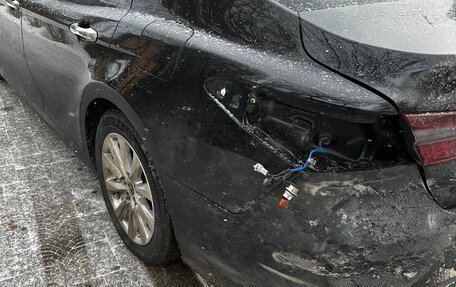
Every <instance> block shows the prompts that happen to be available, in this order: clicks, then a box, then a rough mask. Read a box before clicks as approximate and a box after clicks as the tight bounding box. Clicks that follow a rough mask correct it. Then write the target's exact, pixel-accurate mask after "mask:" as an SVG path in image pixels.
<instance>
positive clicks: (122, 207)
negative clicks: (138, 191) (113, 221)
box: [114, 199, 130, 221]
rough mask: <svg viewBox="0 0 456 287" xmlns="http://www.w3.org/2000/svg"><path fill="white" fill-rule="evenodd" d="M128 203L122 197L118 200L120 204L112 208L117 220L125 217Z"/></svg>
mask: <svg viewBox="0 0 456 287" xmlns="http://www.w3.org/2000/svg"><path fill="white" fill-rule="evenodd" d="M129 205H130V203H129V202H128V201H127V200H126V199H123V200H122V202H120V204H119V205H118V206H117V207H116V208H115V209H114V213H115V214H116V216H117V218H118V219H119V221H123V220H124V219H126V214H127V211H128V207H129Z"/></svg>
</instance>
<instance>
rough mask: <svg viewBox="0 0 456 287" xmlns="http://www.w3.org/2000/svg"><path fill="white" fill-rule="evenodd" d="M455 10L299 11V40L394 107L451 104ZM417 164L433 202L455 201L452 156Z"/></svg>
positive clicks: (415, 5) (420, 5)
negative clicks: (443, 161) (449, 159)
mask: <svg viewBox="0 0 456 287" xmlns="http://www.w3.org/2000/svg"><path fill="white" fill-rule="evenodd" d="M455 9H456V6H455V4H454V1H447V0H441V1H418V0H417V1H396V2H379V3H368V4H366V5H347V6H344V7H339V8H333V9H322V10H317V11H311V12H302V13H300V17H301V19H302V28H303V30H302V31H303V43H304V46H305V48H306V51H307V52H308V53H309V55H310V56H311V57H312V58H314V59H315V60H316V61H318V62H319V63H321V64H323V65H325V66H327V67H329V68H330V69H332V70H334V71H337V72H340V73H341V74H343V75H345V76H347V77H349V78H352V79H355V80H357V81H359V82H361V83H363V84H365V85H369V86H370V87H372V88H373V89H375V90H376V91H378V92H379V93H381V94H383V95H384V96H386V97H388V98H389V99H390V100H391V101H392V102H393V103H394V105H395V106H396V107H397V108H398V110H400V111H401V112H410V111H413V112H420V111H421V112H431V111H436V112H437V111H446V110H456V73H455V71H456V41H455V39H456V14H455V11H456V10H455ZM448 167H450V168H448ZM423 170H424V174H425V176H426V181H427V184H428V187H429V190H430V191H431V193H432V194H433V196H434V197H435V199H436V200H437V201H438V202H439V204H441V205H442V206H443V207H445V208H453V207H455V206H456V200H455V199H454V198H453V195H452V194H453V193H454V183H455V182H456V178H455V177H456V175H455V173H454V163H449V164H441V165H438V166H433V167H424V168H423Z"/></svg>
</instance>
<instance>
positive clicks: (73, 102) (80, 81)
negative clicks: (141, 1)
mask: <svg viewBox="0 0 456 287" xmlns="http://www.w3.org/2000/svg"><path fill="white" fill-rule="evenodd" d="M0 1H2V0H0ZM130 7H131V0H67V1H63V0H53V1H49V0H23V4H22V11H23V39H24V46H25V48H24V49H25V55H26V57H27V62H28V64H29V66H30V70H31V71H32V73H33V75H34V76H35V78H36V80H37V83H38V85H39V88H40V90H41V92H42V94H43V95H44V98H45V111H46V113H47V114H48V115H49V116H50V117H51V118H52V120H53V121H54V122H55V124H56V125H57V126H58V127H59V128H60V129H61V131H62V132H63V134H65V135H67V136H68V138H69V139H70V140H71V141H72V142H74V143H79V142H80V140H81V138H80V137H81V135H80V133H79V132H77V131H78V130H79V118H80V117H79V114H78V111H79V106H80V102H81V97H82V95H83V91H84V88H85V86H86V85H87V84H88V83H89V82H91V81H93V80H94V79H95V78H99V77H98V76H97V74H96V73H97V67H99V66H100V65H101V64H104V63H105V62H106V61H107V57H106V55H109V42H110V40H111V37H112V36H113V34H114V32H115V30H116V27H117V24H118V22H119V21H120V19H121V18H122V17H123V16H124V15H126V14H127V13H128V11H129V10H130ZM113 61H115V60H113Z"/></svg>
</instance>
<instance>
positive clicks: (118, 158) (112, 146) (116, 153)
mask: <svg viewBox="0 0 456 287" xmlns="http://www.w3.org/2000/svg"><path fill="white" fill-rule="evenodd" d="M108 146H109V150H110V151H111V154H112V157H113V158H114V162H115V164H116V167H117V168H118V169H119V171H120V173H121V174H122V176H123V177H125V175H126V174H125V165H124V162H123V161H122V153H121V151H120V148H119V146H118V145H117V143H115V142H114V140H113V139H112V138H108Z"/></svg>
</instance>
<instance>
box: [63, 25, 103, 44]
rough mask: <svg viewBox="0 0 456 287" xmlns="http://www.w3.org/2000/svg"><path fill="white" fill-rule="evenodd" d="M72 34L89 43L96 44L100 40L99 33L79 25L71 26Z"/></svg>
mask: <svg viewBox="0 0 456 287" xmlns="http://www.w3.org/2000/svg"><path fill="white" fill-rule="evenodd" d="M70 31H71V33H73V34H75V35H76V36H78V37H81V38H82V39H84V40H86V41H87V42H91V43H95V42H96V41H97V38H98V33H97V31H95V30H94V29H92V28H83V27H81V26H79V24H78V23H73V24H71V25H70Z"/></svg>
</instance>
